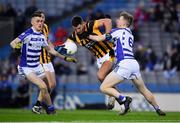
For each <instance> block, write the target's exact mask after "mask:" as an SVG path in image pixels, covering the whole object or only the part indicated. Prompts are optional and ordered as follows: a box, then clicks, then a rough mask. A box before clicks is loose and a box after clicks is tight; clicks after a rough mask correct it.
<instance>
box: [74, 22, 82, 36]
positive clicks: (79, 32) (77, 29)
mask: <svg viewBox="0 0 180 123" xmlns="http://www.w3.org/2000/svg"><path fill="white" fill-rule="evenodd" d="M73 28H74V30H75V31H76V32H77V33H78V34H81V33H82V32H83V30H84V29H83V28H84V27H83V24H79V25H78V26H77V27H74V26H73Z"/></svg>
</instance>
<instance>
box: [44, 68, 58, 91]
mask: <svg viewBox="0 0 180 123" xmlns="http://www.w3.org/2000/svg"><path fill="white" fill-rule="evenodd" d="M45 74H46V77H47V81H48V83H47V84H48V89H49V93H51V92H52V90H53V89H54V88H55V87H56V78H55V72H50V71H45Z"/></svg>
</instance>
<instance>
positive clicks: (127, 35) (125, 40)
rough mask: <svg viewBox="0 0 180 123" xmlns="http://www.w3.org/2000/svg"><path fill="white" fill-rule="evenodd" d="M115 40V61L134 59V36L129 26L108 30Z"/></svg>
mask: <svg viewBox="0 0 180 123" xmlns="http://www.w3.org/2000/svg"><path fill="white" fill-rule="evenodd" d="M110 33H111V35H112V37H113V39H114V40H115V49H114V52H115V56H116V58H117V62H120V61H122V60H124V59H134V54H133V42H134V36H133V35H132V32H131V30H130V29H129V28H115V29H112V31H111V32H110Z"/></svg>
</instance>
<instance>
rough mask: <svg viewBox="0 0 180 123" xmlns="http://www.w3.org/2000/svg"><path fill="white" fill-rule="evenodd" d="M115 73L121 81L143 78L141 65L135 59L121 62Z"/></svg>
mask: <svg viewBox="0 0 180 123" xmlns="http://www.w3.org/2000/svg"><path fill="white" fill-rule="evenodd" d="M113 72H115V73H116V74H117V75H118V76H119V78H120V79H135V78H139V77H140V76H141V73H140V68H139V64H138V62H137V61H136V60H135V59H124V60H122V61H120V62H119V63H118V64H117V65H116V67H115V68H114V70H113Z"/></svg>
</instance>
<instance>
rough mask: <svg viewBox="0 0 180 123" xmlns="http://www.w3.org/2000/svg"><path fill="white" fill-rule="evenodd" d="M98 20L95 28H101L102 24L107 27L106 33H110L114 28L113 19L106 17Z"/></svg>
mask: <svg viewBox="0 0 180 123" xmlns="http://www.w3.org/2000/svg"><path fill="white" fill-rule="evenodd" d="M96 21H97V26H95V28H99V27H101V26H104V27H105V31H106V33H109V32H110V31H111V29H112V21H111V19H108V18H105V19H99V20H96Z"/></svg>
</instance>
